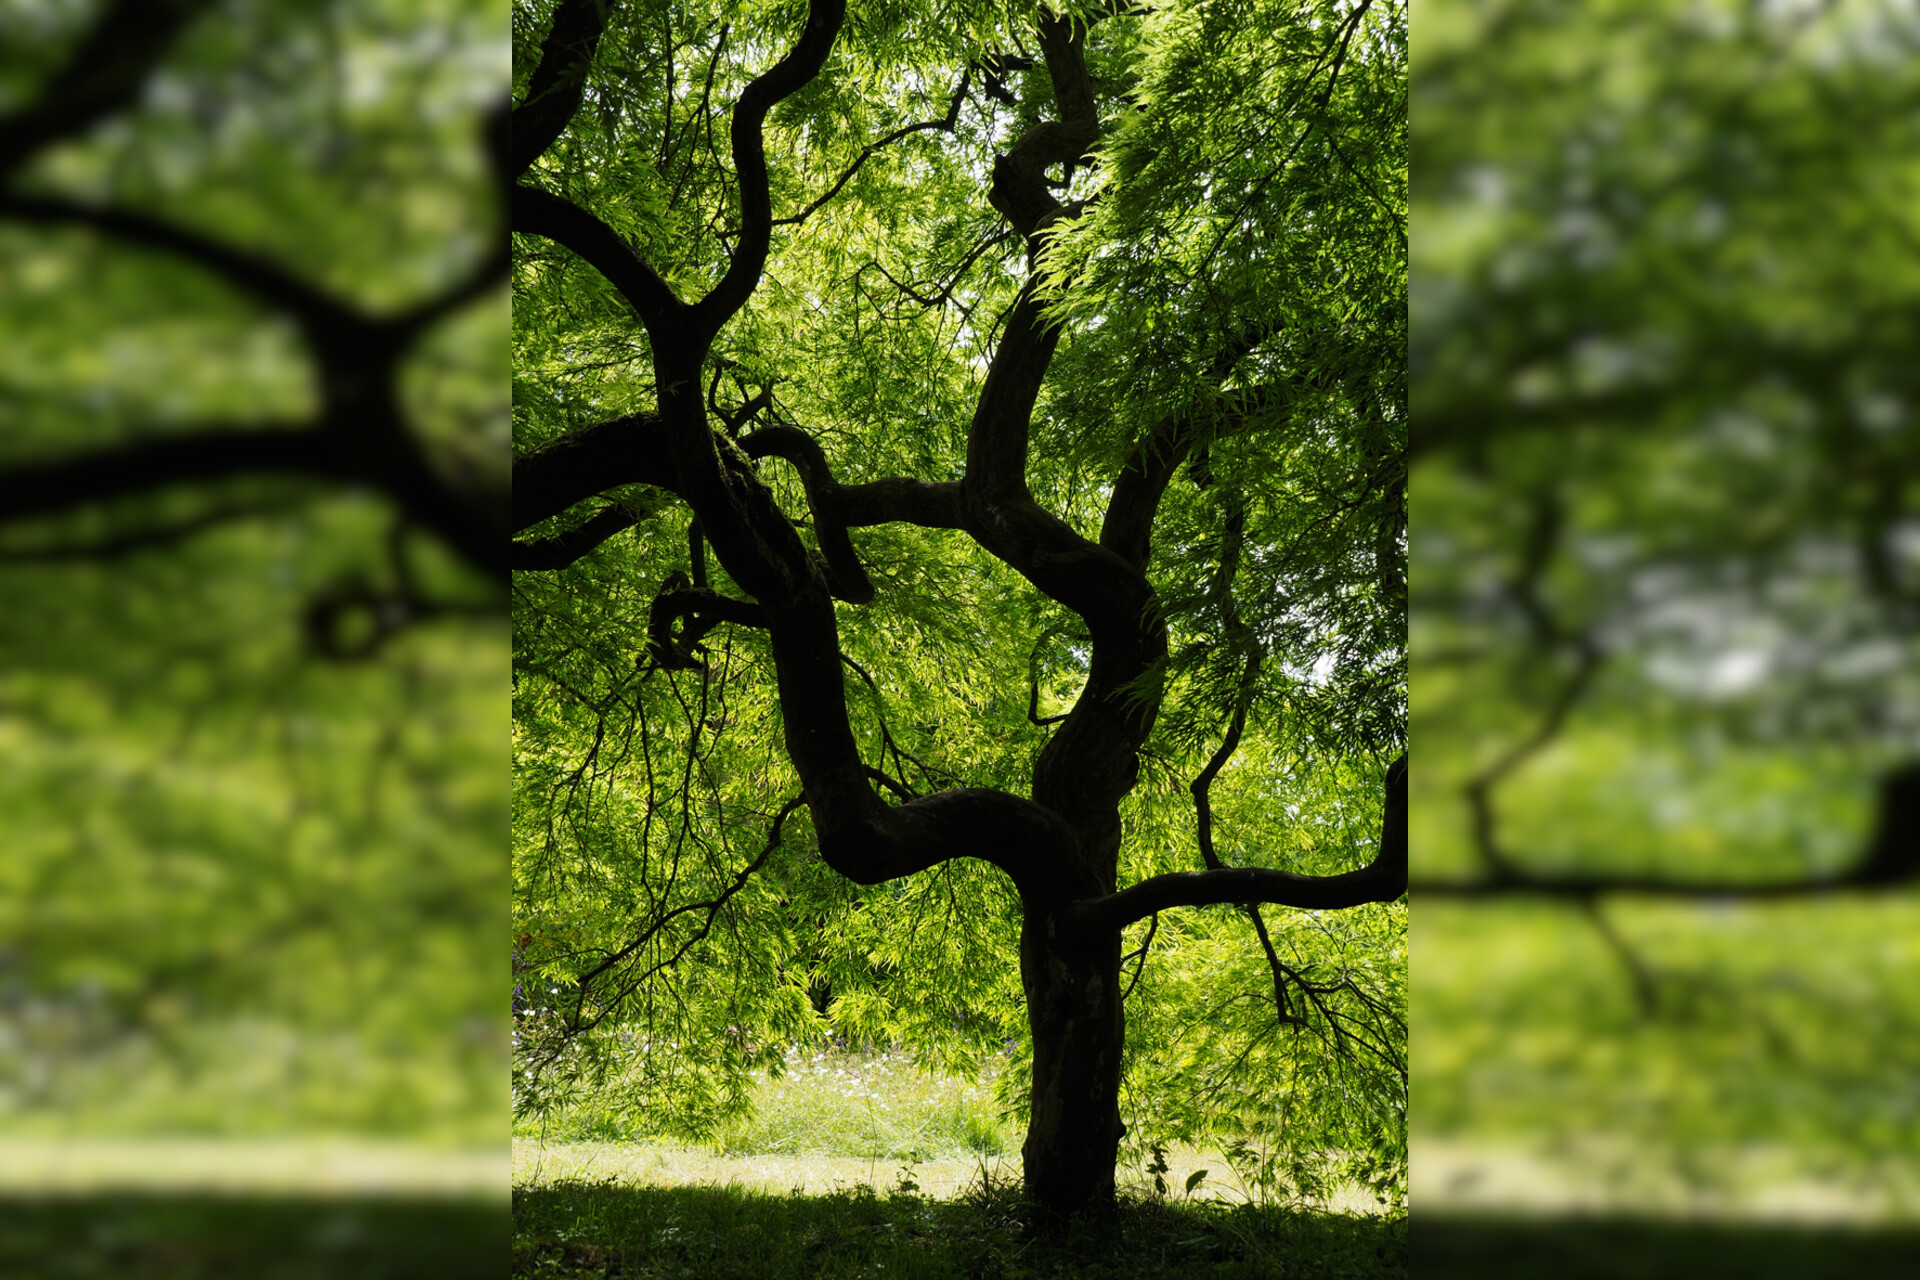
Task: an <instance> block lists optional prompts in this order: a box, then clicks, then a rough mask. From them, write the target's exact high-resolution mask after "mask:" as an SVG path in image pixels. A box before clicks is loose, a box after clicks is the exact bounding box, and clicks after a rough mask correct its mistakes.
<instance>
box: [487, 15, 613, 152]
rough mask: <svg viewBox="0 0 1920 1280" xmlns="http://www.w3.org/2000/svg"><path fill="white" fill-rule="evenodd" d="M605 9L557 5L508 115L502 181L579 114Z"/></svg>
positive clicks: (547, 143)
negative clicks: (510, 130)
mask: <svg viewBox="0 0 1920 1280" xmlns="http://www.w3.org/2000/svg"><path fill="white" fill-rule="evenodd" d="M610 8H612V0H561V3H560V4H559V6H558V7H556V8H555V9H554V12H553V26H552V27H551V28H550V29H549V30H548V32H547V38H546V40H545V41H543V42H542V43H541V45H540V64H539V65H538V66H536V67H535V68H534V69H533V76H532V78H531V79H529V80H528V81H527V96H526V97H525V98H524V99H522V100H521V103H520V105H519V106H517V107H515V108H514V110H513V140H512V142H511V143H510V144H509V145H510V150H509V153H508V166H509V167H508V170H507V174H506V178H507V181H509V182H512V181H514V180H515V179H517V178H519V176H520V175H521V174H523V173H525V172H526V171H527V166H528V165H530V164H532V163H533V162H534V161H535V160H536V159H538V158H539V157H540V153H541V152H543V151H545V150H546V149H547V148H548V147H550V146H552V145H553V143H554V140H555V139H556V138H558V137H559V136H560V133H561V131H562V130H564V129H565V128H566V127H567V122H568V121H570V120H572V119H573V117H574V113H575V112H577V111H579V110H580V97H581V94H582V92H583V91H584V90H585V89H586V85H587V68H588V67H589V66H591V65H592V63H593V53H594V50H595V49H596V48H597V47H598V46H599V44H600V33H601V32H602V31H603V30H604V29H605V27H606V22H607V10H608V9H610Z"/></svg>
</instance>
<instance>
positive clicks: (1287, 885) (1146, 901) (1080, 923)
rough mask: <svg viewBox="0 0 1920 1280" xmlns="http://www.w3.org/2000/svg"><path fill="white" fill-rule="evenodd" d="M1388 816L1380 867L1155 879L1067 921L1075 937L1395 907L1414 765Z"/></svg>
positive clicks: (1397, 773)
mask: <svg viewBox="0 0 1920 1280" xmlns="http://www.w3.org/2000/svg"><path fill="white" fill-rule="evenodd" d="M1386 790H1387V803H1386V814H1385V816H1384V817H1383V818H1382V820H1381V825H1380V847H1379V851H1378V852H1377V853H1376V854H1375V855H1374V858H1373V861H1371V862H1369V863H1368V864H1367V865H1366V866H1364V867H1361V868H1359V869H1358V870H1354V871H1347V872H1342V873H1340V874H1338V875H1331V876H1303V875H1296V874H1295V873H1293V872H1290V871H1274V870H1270V869H1268V868H1265V867H1222V868H1219V869H1217V870H1215V869H1209V870H1206V871H1175V872H1170V873H1168V874H1165V875H1158V876H1153V877H1151V878H1149V879H1146V880H1142V881H1140V882H1139V883H1138V884H1135V885H1131V886H1129V887H1127V888H1125V889H1122V890H1120V891H1119V892H1118V893H1110V894H1107V895H1105V896H1102V897H1098V898H1092V899H1089V900H1086V901H1082V902H1076V903H1074V904H1073V905H1072V906H1070V907H1068V908H1067V909H1066V911H1065V912H1064V913H1063V914H1064V916H1065V920H1066V922H1067V924H1068V925H1069V926H1070V927H1072V928H1075V929H1083V930H1102V929H1120V928H1124V927H1126V926H1127V925H1129V924H1132V923H1133V922H1134V921H1136V920H1144V919H1146V918H1147V917H1148V916H1150V915H1152V914H1153V913H1154V912H1156V911H1165V910H1167V909H1168V908H1170V907H1197V906H1209V905H1223V904H1228V903H1239V902H1270V903H1273V904H1274V905H1276V906H1284V907H1299V908H1303V909H1310V910H1320V911H1335V910H1341V909H1344V908H1347V907H1356V906H1359V905H1360V904H1362V903H1366V902H1392V901H1394V900H1396V899H1397V898H1399V897H1400V896H1401V895H1402V894H1404V893H1406V891H1407V758H1406V757H1405V756H1404V755H1403V756H1401V757H1400V758H1399V759H1397V760H1395V761H1394V762H1393V764H1392V766H1391V767H1390V768H1389V769H1388V770H1387V778H1386Z"/></svg>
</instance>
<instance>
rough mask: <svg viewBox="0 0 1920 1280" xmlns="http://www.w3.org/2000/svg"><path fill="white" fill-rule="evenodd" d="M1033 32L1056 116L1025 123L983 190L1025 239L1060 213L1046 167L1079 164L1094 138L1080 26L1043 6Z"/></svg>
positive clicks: (1090, 89)
mask: <svg viewBox="0 0 1920 1280" xmlns="http://www.w3.org/2000/svg"><path fill="white" fill-rule="evenodd" d="M1039 35H1040V47H1041V49H1042V51H1043V52H1044V53H1045V54H1046V60H1047V74H1048V76H1049V77H1050V78H1051V79H1052V81H1053V92H1054V104H1055V106H1056V107H1057V108H1058V109H1059V112H1060V118H1059V119H1058V120H1042V121H1039V122H1038V123H1036V124H1034V125H1032V126H1030V127H1029V128H1028V129H1027V130H1026V132H1024V133H1022V134H1021V135H1020V137H1019V138H1018V139H1017V140H1016V141H1015V142H1014V144H1013V145H1012V146H1011V147H1010V148H1008V149H1007V152H1006V154H1005V155H1002V156H998V157H996V158H995V159H994V162H993V185H992V187H991V188H990V189H989V191H988V194H987V199H988V200H989V202H991V203H992V205H993V207H994V208H995V209H997V210H999V212H1000V214H1001V216H1003V217H1005V218H1006V220H1007V221H1008V222H1010V223H1012V224H1013V225H1014V227H1015V228H1016V229H1017V230H1018V231H1019V232H1020V234H1022V235H1024V236H1027V237H1029V238H1031V237H1032V236H1033V235H1034V234H1035V233H1036V232H1038V231H1040V230H1042V229H1043V228H1044V227H1045V226H1046V224H1047V223H1048V222H1049V221H1050V220H1052V219H1053V218H1054V217H1055V216H1057V215H1058V214H1059V213H1060V212H1061V211H1062V206H1061V204H1060V202H1059V201H1058V200H1056V199H1054V196H1053V192H1052V190H1051V187H1050V184H1049V183H1048V181H1047V168H1048V166H1049V165H1055V164H1069V165H1070V164H1078V163H1081V162H1082V161H1084V160H1086V159H1088V158H1089V156H1090V154H1091V152H1092V150H1093V144H1094V143H1095V142H1096V141H1098V140H1099V137H1100V119H1099V115H1098V113H1097V112H1096V110H1095V107H1094V101H1093V81H1092V79H1091V77H1089V76H1088V74H1087V62H1086V57H1085V50H1084V44H1085V41H1086V28H1085V27H1083V26H1079V25H1077V24H1076V23H1075V22H1074V21H1073V20H1072V19H1070V18H1061V17H1057V16H1055V15H1054V14H1052V13H1050V12H1047V11H1044V10H1043V11H1042V12H1041V15H1040V22H1039Z"/></svg>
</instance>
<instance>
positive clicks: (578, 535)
mask: <svg viewBox="0 0 1920 1280" xmlns="http://www.w3.org/2000/svg"><path fill="white" fill-rule="evenodd" d="M637 523H639V517H638V516H636V515H635V514H634V513H633V512H632V511H629V510H628V509H627V508H625V507H608V508H606V509H605V510H604V511H601V512H600V513H599V514H598V515H596V516H593V517H591V518H590V519H588V520H587V522H586V523H585V524H580V525H576V526H574V527H573V528H571V529H569V530H567V531H566V532H565V533H557V534H555V535H554V536H553V537H551V538H536V539H534V540H533V541H531V542H516V543H514V544H513V555H512V558H511V559H510V560H509V562H508V563H509V566H510V567H511V568H514V569H521V570H527V569H564V568H566V567H567V566H568V565H570V564H572V563H573V562H574V561H575V560H578V559H579V558H580V557H581V556H584V555H586V554H587V552H589V551H591V550H593V549H594V548H595V547H597V546H599V545H600V544H601V543H603V542H605V541H606V540H607V539H608V538H611V537H612V536H613V535H614V534H616V533H619V532H620V531H621V530H623V529H631V528H633V526H634V525H635V524H637Z"/></svg>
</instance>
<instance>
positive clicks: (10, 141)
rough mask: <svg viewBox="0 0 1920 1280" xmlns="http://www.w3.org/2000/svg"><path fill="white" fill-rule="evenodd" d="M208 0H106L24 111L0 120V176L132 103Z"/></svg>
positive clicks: (83, 131) (206, 7)
mask: <svg viewBox="0 0 1920 1280" xmlns="http://www.w3.org/2000/svg"><path fill="white" fill-rule="evenodd" d="M210 7H211V0H114V2H113V3H111V4H109V5H108V6H107V7H106V8H105V10H103V11H102V12H101V14H100V16H99V17H98V18H97V19H96V20H95V21H94V24H93V28H92V30H90V31H88V32H87V34H86V36H85V37H83V38H82V39H81V41H80V44H79V46H78V47H77V48H76V49H75V50H74V51H73V54H72V56H71V57H69V58H68V59H67V61H66V62H65V63H64V64H62V65H61V67H60V68H59V69H58V70H56V71H55V72H54V73H53V75H52V76H51V77H50V78H49V79H48V81H47V83H46V84H45V86H43V87H42V89H41V90H40V94H39V97H38V99H37V100H36V101H35V102H34V103H33V104H32V105H31V106H29V107H27V108H26V109H25V110H22V111H18V112H15V113H14V114H12V115H10V116H6V117H4V118H0V177H4V176H5V175H7V174H10V173H11V172H12V171H13V170H14V169H16V168H18V167H19V166H20V165H22V164H24V163H26V162H27V161H28V160H29V159H31V158H32V157H33V156H34V155H35V154H37V153H38V152H40V151H42V150H44V149H45V148H47V147H49V146H51V145H53V144H54V143H56V142H60V141H63V140H65V139H67V138H75V137H79V136H80V135H81V134H83V133H85V132H86V131H87V130H89V129H91V128H92V127H93V126H94V125H96V124H98V123H99V122H100V121H102V120H104V119H106V118H107V117H108V116H110V115H113V114H114V113H115V112H118V111H123V110H125V109H126V108H128V107H130V106H132V105H133V104H134V102H135V101H137V100H138V99H139V97H140V93H141V90H142V89H144V88H145V87H146V83H147V77H148V76H149V75H150V74H152V72H153V69H154V68H155V67H156V66H158V65H159V64H160V60H161V59H162V58H164V57H165V56H166V55H167V51H168V50H169V49H170V48H172V47H173V43H174V41H175V39H177V38H178V36H179V34H180V32H181V31H182V30H183V29H184V28H185V27H186V25H187V24H188V23H189V22H191V21H192V20H193V19H194V18H195V17H197V16H198V15H199V14H200V13H201V12H202V11H203V10H205V9H208V8H210Z"/></svg>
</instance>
